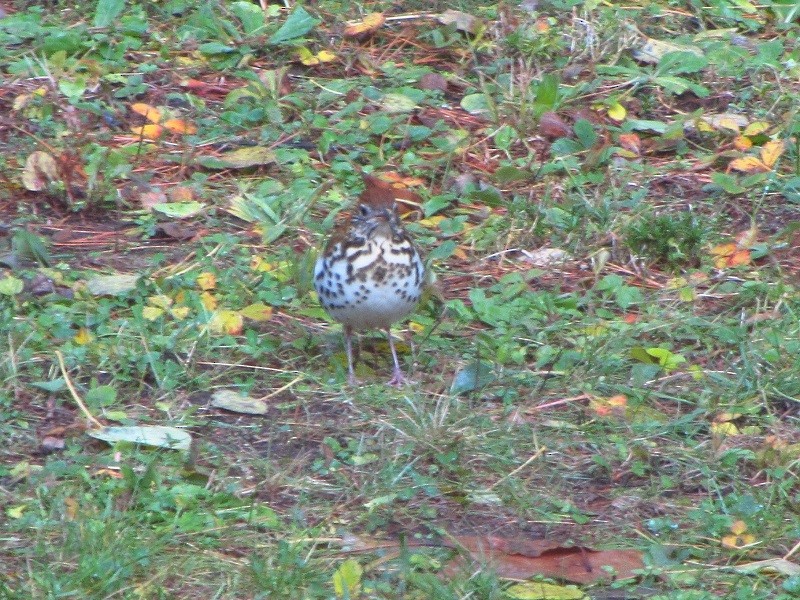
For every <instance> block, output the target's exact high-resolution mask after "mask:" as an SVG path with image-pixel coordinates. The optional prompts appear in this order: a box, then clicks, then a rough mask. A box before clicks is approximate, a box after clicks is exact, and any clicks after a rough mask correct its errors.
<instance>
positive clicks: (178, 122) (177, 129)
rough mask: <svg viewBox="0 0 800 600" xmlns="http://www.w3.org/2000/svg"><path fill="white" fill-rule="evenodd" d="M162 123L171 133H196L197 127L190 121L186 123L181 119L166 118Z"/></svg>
mask: <svg viewBox="0 0 800 600" xmlns="http://www.w3.org/2000/svg"><path fill="white" fill-rule="evenodd" d="M162 125H163V126H164V127H166V128H167V129H169V130H170V131H171V132H172V133H188V134H192V133H197V127H195V126H194V125H192V124H191V123H187V122H186V121H184V120H183V119H167V120H166V121H164V122H163V123H162Z"/></svg>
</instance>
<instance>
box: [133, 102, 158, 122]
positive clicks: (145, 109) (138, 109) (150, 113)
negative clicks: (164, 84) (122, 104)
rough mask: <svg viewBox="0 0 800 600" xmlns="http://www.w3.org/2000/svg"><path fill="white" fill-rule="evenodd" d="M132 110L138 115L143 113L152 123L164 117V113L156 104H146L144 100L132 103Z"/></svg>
mask: <svg viewBox="0 0 800 600" xmlns="http://www.w3.org/2000/svg"><path fill="white" fill-rule="evenodd" d="M131 110H132V111H133V112H135V113H136V114H138V115H142V116H143V117H144V118H145V119H147V120H148V121H150V122H151V123H158V122H160V121H161V118H162V113H161V111H160V110H159V109H157V108H156V107H155V106H150V105H149V104H144V103H143V102H137V103H135V104H131Z"/></svg>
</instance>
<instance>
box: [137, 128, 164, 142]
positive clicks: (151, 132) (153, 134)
mask: <svg viewBox="0 0 800 600" xmlns="http://www.w3.org/2000/svg"><path fill="white" fill-rule="evenodd" d="M131 131H132V132H133V133H135V134H136V135H138V136H139V137H141V138H144V139H147V140H157V139H158V138H160V137H161V134H162V133H164V128H163V127H161V125H142V126H141V127H131Z"/></svg>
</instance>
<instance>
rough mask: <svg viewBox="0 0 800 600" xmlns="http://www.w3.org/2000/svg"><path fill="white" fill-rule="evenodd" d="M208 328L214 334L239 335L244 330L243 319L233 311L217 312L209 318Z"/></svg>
mask: <svg viewBox="0 0 800 600" xmlns="http://www.w3.org/2000/svg"><path fill="white" fill-rule="evenodd" d="M209 326H210V327H211V331H214V332H216V333H227V334H229V335H239V334H240V333H242V329H243V328H244V319H243V318H242V315H240V314H239V313H238V312H237V311H235V310H219V311H217V312H215V313H214V316H212V317H211V321H210V322H209Z"/></svg>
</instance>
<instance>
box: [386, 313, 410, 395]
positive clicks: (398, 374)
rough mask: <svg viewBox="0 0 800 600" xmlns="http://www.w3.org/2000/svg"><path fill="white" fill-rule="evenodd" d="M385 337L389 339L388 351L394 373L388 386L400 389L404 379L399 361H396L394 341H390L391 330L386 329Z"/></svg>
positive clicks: (404, 382)
mask: <svg viewBox="0 0 800 600" xmlns="http://www.w3.org/2000/svg"><path fill="white" fill-rule="evenodd" d="M386 335H387V337H388V338H389V349H390V350H391V351H392V359H393V360H394V372H393V375H392V378H391V379H390V380H389V385H393V386H395V387H401V386H403V385H405V384H406V378H405V375H403V371H402V369H401V368H400V361H399V360H397V350H395V348H394V341H392V330H391V329H388V328H387V329H386Z"/></svg>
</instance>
